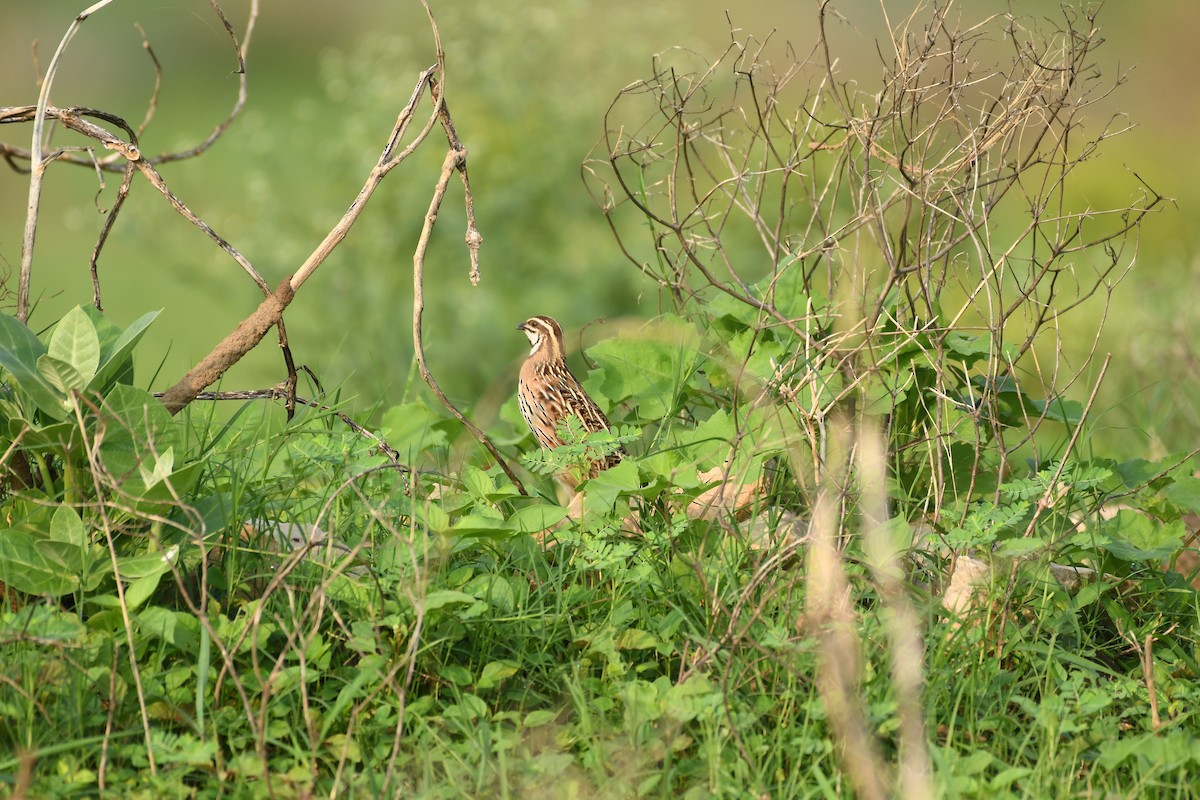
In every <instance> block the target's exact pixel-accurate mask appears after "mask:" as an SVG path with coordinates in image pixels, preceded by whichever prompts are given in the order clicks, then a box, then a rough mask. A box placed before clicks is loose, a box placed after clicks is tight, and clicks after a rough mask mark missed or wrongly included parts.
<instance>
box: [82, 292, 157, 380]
mask: <svg viewBox="0 0 1200 800" xmlns="http://www.w3.org/2000/svg"><path fill="white" fill-rule="evenodd" d="M160 313H162V311H161V309H160V310H159V311H148V312H146V313H145V314H143V315H142V316H140V317H138V318H137V319H135V320H134V321H133V323H132V324H131V325H130V326H129V327H128V328H126V329H125V332H124V333H122V334H121V335H120V336H119V337H118V338H117V340H116V341H115V342H114V343H113V344H112V351H111V352H107V353H106V352H104V349H105V348H104V345H105V340H104V339H105V337H104V333H105V331H104V330H103V329H102V328H100V326H99V325H98V326H97V329H98V330H100V334H101V358H102V362H101V364H100V368H99V369H98V370H97V371H96V375H95V377H94V378H92V380H91V382H90V383H89V384H88V388H89V389H94V390H96V391H98V392H102V393H106V392H108V390H109V384H110V383H113V382H117V383H126V382H128V381H130V380H132V379H133V348H134V347H135V346H137V343H138V341H139V340H140V339H141V338H142V334H144V333H145V332H146V329H147V328H148V327H150V323H152V322H154V320H155V319H157V318H158V315H159V314H160Z"/></svg>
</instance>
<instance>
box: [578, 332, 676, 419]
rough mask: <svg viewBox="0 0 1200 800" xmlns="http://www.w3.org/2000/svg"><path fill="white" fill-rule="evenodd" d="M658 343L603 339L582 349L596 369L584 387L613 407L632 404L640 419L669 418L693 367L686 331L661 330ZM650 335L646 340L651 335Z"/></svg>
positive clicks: (652, 340) (647, 340)
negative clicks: (592, 360) (598, 364)
mask: <svg viewBox="0 0 1200 800" xmlns="http://www.w3.org/2000/svg"><path fill="white" fill-rule="evenodd" d="M658 333H661V335H662V338H659V339H649V338H647V339H641V340H630V339H606V340H605V341H602V342H600V343H598V344H596V345H594V346H593V347H591V348H590V349H589V350H588V355H589V356H590V357H592V358H594V359H596V361H598V362H599V363H600V366H601V370H600V371H598V372H597V373H596V374H594V375H593V376H592V377H590V378H589V379H588V380H587V381H586V383H585V388H587V389H588V390H590V391H592V393H593V396H596V395H599V396H600V397H605V398H608V399H609V400H610V401H612V402H614V403H619V402H622V401H624V400H632V403H631V405H632V406H633V408H634V409H635V413H636V414H637V416H638V417H639V418H641V419H643V420H656V419H662V418H663V417H666V416H668V415H669V414H672V413H674V411H675V407H676V405H677V404H678V402H679V398H680V395H681V393H682V391H683V388H684V386H685V385H686V384H687V381H688V380H689V379H690V378H691V376H692V374H693V373H694V372H695V370H696V366H697V364H698V363H699V357H700V356H699V353H698V352H697V351H696V347H695V345H694V344H693V343H692V342H690V341H688V340H689V339H690V338H691V334H690V329H685V328H684V326H683V324H679V325H667V326H663V328H662V330H661V331H660V332H658ZM655 334H656V332H651V333H650V334H648V335H655Z"/></svg>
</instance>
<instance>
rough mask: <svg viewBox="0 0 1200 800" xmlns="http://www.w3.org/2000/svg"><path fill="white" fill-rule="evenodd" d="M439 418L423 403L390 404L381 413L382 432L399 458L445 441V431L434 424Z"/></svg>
mask: <svg viewBox="0 0 1200 800" xmlns="http://www.w3.org/2000/svg"><path fill="white" fill-rule="evenodd" d="M438 421H440V418H439V417H438V416H437V415H436V414H434V413H433V411H432V410H431V409H430V408H429V407H428V406H426V405H425V404H424V403H405V404H404V405H399V406H392V407H391V408H389V409H388V410H387V411H385V412H384V414H383V421H382V425H381V433H382V435H383V438H384V439H386V440H387V443H388V444H390V445H391V446H392V447H394V448H396V450H397V451H398V452H399V453H400V456H401V458H413V457H415V456H416V455H417V454H418V453H421V452H424V451H425V450H429V449H431V448H435V447H443V446H445V444H446V434H445V432H443V431H440V430H437V429H436V428H434V427H433V426H434V423H436V422H438Z"/></svg>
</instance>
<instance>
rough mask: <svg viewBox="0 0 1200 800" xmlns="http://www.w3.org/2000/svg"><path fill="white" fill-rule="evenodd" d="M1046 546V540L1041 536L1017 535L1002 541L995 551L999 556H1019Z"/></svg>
mask: <svg viewBox="0 0 1200 800" xmlns="http://www.w3.org/2000/svg"><path fill="white" fill-rule="evenodd" d="M1045 546H1046V542H1045V541H1044V540H1043V539H1042V538H1041V537H1040V536H1029V537H1017V538H1015V539H1005V540H1004V541H1002V542H1000V544H999V545H997V546H996V549H995V551H994V552H995V554H996V555H997V556H1001V557H1006V558H1018V557H1020V556H1027V555H1029V554H1030V553H1034V552H1037V551H1038V550H1039V549H1041V548H1043V547H1045Z"/></svg>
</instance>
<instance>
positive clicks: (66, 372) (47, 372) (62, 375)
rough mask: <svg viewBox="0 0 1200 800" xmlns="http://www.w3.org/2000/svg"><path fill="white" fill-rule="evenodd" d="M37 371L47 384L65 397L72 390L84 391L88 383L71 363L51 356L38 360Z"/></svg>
mask: <svg viewBox="0 0 1200 800" xmlns="http://www.w3.org/2000/svg"><path fill="white" fill-rule="evenodd" d="M37 369H38V373H39V374H40V375H41V376H42V377H43V378H45V379H46V381H47V383H49V384H50V385H51V386H53V387H54V388H55V389H57V390H58V391H59V392H62V393H63V394H64V395H65V394H66V393H67V392H69V391H71V390H72V389H74V390H76V391H83V388H84V386H86V385H87V381H85V380H84V379H83V376H82V375H80V374H79V370H77V369H75V367H73V366H71V364H70V363H68V362H66V361H63V360H61V359H58V358H55V357H54V356H52V355H49V354H47V355H44V356H42V357H41V358H39V359H38V363H37Z"/></svg>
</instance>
